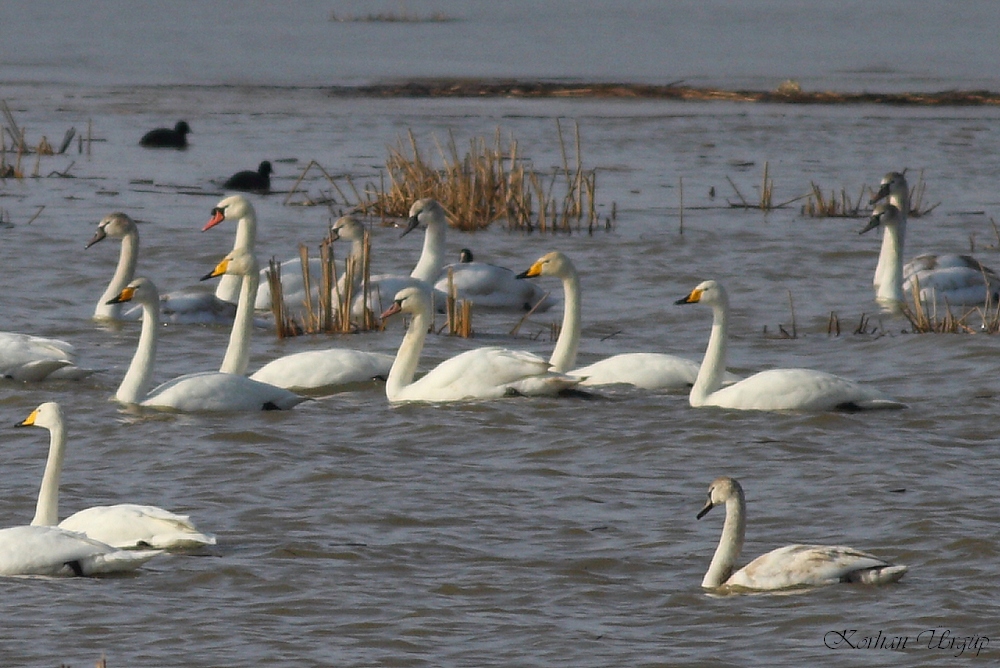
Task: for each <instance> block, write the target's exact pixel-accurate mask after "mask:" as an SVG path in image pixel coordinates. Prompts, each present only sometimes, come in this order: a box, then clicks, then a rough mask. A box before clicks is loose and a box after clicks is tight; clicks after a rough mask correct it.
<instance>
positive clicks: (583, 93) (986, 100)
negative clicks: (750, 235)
mask: <svg viewBox="0 0 1000 668" xmlns="http://www.w3.org/2000/svg"><path fill="white" fill-rule="evenodd" d="M327 90H328V92H329V94H330V95H331V96H333V97H382V98H430V97H521V98H598V99H641V100H680V101H692V102H706V101H724V102H770V103H784V104H887V105H897V106H982V105H1000V93H997V92H993V91H986V90H966V91H963V90H947V91H940V92H932V93H927V92H915V93H867V92H865V93H840V92H836V91H819V92H810V91H803V90H801V89H800V88H799V87H798V85H797V84H795V83H794V82H785V83H784V84H782V85H781V86H779V87H778V88H777V89H775V90H770V91H754V90H724V89H717V88H697V87H694V86H685V85H683V84H680V83H668V84H664V85H653V84H635V83H564V82H562V83H561V82H545V81H521V80H484V79H423V80H412V81H404V82H398V83H378V84H370V85H364V86H335V87H331V88H329V89H327Z"/></svg>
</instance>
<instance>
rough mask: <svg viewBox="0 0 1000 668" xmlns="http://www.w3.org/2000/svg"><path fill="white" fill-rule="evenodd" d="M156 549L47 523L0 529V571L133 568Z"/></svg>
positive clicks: (83, 571)
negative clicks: (121, 545)
mask: <svg viewBox="0 0 1000 668" xmlns="http://www.w3.org/2000/svg"><path fill="white" fill-rule="evenodd" d="M158 554H160V551H159V550H119V549H116V548H114V547H111V546H110V545H106V544H104V543H101V542H100V541H96V540H92V539H90V538H87V537H86V536H84V535H82V534H79V533H75V532H72V531H66V530H65V529H60V528H58V527H49V526H17V527H10V528H8V529H0V575H43V576H73V575H78V576H81V575H83V576H91V575H102V574H106V573H121V572H126V571H133V570H135V569H137V568H139V567H140V566H142V565H143V564H144V563H146V562H147V561H149V560H150V559H152V558H153V557H155V556H156V555H158Z"/></svg>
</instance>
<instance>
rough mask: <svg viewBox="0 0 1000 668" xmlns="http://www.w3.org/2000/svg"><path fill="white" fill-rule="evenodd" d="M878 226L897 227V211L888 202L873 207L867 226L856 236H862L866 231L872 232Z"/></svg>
mask: <svg viewBox="0 0 1000 668" xmlns="http://www.w3.org/2000/svg"><path fill="white" fill-rule="evenodd" d="M879 225H885V226H887V227H888V226H893V225H899V209H897V208H896V207H894V206H893V205H892V204H889V203H888V202H881V203H879V204H876V205H875V209H874V210H873V211H872V216H871V218H869V219H868V224H867V225H865V227H864V229H862V230H861V231H859V232H858V234H864V233H865V232H867V231H868V230H874V229H875V228H876V227H878V226H879Z"/></svg>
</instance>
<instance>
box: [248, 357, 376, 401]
mask: <svg viewBox="0 0 1000 668" xmlns="http://www.w3.org/2000/svg"><path fill="white" fill-rule="evenodd" d="M394 359H395V358H394V357H393V356H392V355H385V354H382V353H369V352H364V351H361V350H351V349H346V348H345V349H340V348H334V349H330V350H309V351H305V352H301V353H295V354H293V355H287V356H285V357H282V358H279V359H276V360H274V361H272V362H270V363H268V364H265V365H264V366H263V367H261V368H260V369H259V370H258V371H257V372H256V373H254V374H253V375H252V376H250V378H252V379H253V380H257V381H260V382H262V383H268V384H270V385H274V386H276V387H283V388H285V389H287V390H292V391H293V392H294V391H306V390H317V389H321V388H328V387H335V386H337V385H349V384H353V383H367V382H370V381H372V380H374V379H375V378H377V377H383V378H384V377H385V376H387V375H388V374H389V369H390V368H392V362H393V360H394Z"/></svg>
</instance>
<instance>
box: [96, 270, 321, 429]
mask: <svg viewBox="0 0 1000 668" xmlns="http://www.w3.org/2000/svg"><path fill="white" fill-rule="evenodd" d="M254 273H256V272H254ZM115 299H117V300H119V301H123V302H128V301H134V302H136V303H138V304H141V305H142V330H141V332H140V334H139V344H138V346H137V347H136V351H135V356H134V357H133V358H132V363H131V364H130V365H129V368H128V371H127V372H126V373H125V378H124V379H123V380H122V384H121V385H120V386H119V388H118V391H117V392H116V393H115V399H116V400H117V401H118V402H120V403H123V404H126V405H131V404H138V405H141V406H148V407H151V408H157V409H161V410H164V409H165V410H175V411H181V412H200V411H252V410H270V409H282V410H285V409H289V408H292V407H293V406H295V405H297V404H299V403H301V402H302V401H305V397H301V396H299V395H297V394H294V393H292V392H289V391H288V390H285V389H282V388H279V387H274V386H273V385H268V384H266V383H261V382H258V381H256V380H251V379H250V378H247V377H245V376H242V375H240V374H238V373H222V372H213V371H207V372H202V373H194V374H187V375H184V376H180V377H179V378H175V379H174V380H171V381H168V382H166V383H164V384H162V385H160V386H159V387H157V388H155V389H153V390H150V389H149V388H150V386H151V385H152V379H153V364H154V362H155V358H156V343H157V338H158V336H159V332H158V329H159V317H158V316H159V308H158V304H159V295H158V294H157V291H156V286H155V285H153V282H152V281H150V280H149V279H146V278H137V279H136V280H134V281H132V282H131V283H129V285H128V286H126V288H125V289H124V290H122V292H121V294H120V295H118V296H117V297H116V298H115ZM247 306H249V304H247ZM237 320H239V315H237ZM234 330H235V326H234ZM237 357H238V355H237Z"/></svg>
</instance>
